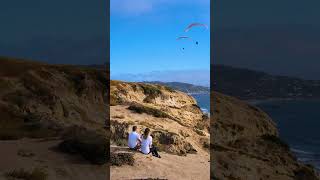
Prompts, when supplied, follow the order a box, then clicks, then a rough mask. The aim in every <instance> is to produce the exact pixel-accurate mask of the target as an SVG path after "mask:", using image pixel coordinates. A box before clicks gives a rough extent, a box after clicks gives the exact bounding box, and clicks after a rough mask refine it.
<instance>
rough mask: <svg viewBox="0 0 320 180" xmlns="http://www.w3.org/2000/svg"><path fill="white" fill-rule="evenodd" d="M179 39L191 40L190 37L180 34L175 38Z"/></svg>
mask: <svg viewBox="0 0 320 180" xmlns="http://www.w3.org/2000/svg"><path fill="white" fill-rule="evenodd" d="M181 39H190V40H191V38H190V37H188V36H180V37H178V38H177V40H181Z"/></svg>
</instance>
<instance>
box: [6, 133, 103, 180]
mask: <svg viewBox="0 0 320 180" xmlns="http://www.w3.org/2000/svg"><path fill="white" fill-rule="evenodd" d="M59 142H60V141H59V140H39V139H21V140H14V141H0V147H1V148H0V159H1V163H0V180H2V179H6V178H5V176H4V173H6V172H9V171H12V170H19V169H20V168H23V169H25V170H29V171H31V170H32V169H34V168H42V169H44V170H45V171H47V173H48V175H49V176H48V180H64V179H66V180H67V179H68V180H88V179H92V180H93V179H103V180H105V179H107V171H106V168H107V166H96V165H91V164H89V163H88V162H87V161H85V160H83V159H82V158H81V157H79V156H71V155H67V154H63V153H60V152H57V151H55V150H54V147H55V146H56V145H57V144H58V143H59ZM19 151H20V152H21V151H23V152H28V153H33V154H34V156H31V157H23V156H21V155H18V154H19V153H18V152H19Z"/></svg>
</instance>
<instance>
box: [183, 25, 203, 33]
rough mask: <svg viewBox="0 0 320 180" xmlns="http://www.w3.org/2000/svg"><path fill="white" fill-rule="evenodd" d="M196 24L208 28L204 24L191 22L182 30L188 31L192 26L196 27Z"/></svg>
mask: <svg viewBox="0 0 320 180" xmlns="http://www.w3.org/2000/svg"><path fill="white" fill-rule="evenodd" d="M196 26H200V27H204V28H206V29H208V26H207V25H205V24H201V23H192V24H190V25H189V26H188V27H187V28H186V29H185V30H184V32H188V31H189V30H190V29H192V28H193V27H196Z"/></svg>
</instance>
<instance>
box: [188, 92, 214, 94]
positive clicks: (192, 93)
mask: <svg viewBox="0 0 320 180" xmlns="http://www.w3.org/2000/svg"><path fill="white" fill-rule="evenodd" d="M187 94H188V95H197V94H209V95H210V92H196V93H187Z"/></svg>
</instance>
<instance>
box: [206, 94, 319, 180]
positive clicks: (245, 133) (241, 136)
mask: <svg viewBox="0 0 320 180" xmlns="http://www.w3.org/2000/svg"><path fill="white" fill-rule="evenodd" d="M211 103H212V104H213V107H214V112H213V114H212V120H211V133H212V134H214V135H213V137H211V139H210V141H211V155H212V161H211V166H212V168H211V170H212V171H211V176H212V177H214V178H213V179H217V180H218V179H219V180H220V179H221V180H222V179H223V180H225V179H230V180H234V179H238V180H256V179H263V180H265V179H270V180H273V179H281V180H318V179H320V178H319V176H318V175H317V173H316V172H315V170H314V169H313V168H312V167H310V166H307V165H303V164H301V163H299V162H298V161H297V159H296V157H294V155H293V153H292V152H290V149H289V147H288V145H286V143H284V142H282V141H281V140H280V139H279V137H278V131H277V127H276V125H275V124H274V122H273V121H272V120H271V119H270V117H269V116H268V115H267V114H266V113H264V112H262V111H261V110H260V109H258V108H256V107H254V106H251V105H249V104H246V103H244V102H242V101H240V100H237V99H235V98H232V97H229V96H225V95H222V94H220V93H216V92H214V93H212V97H211Z"/></svg>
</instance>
